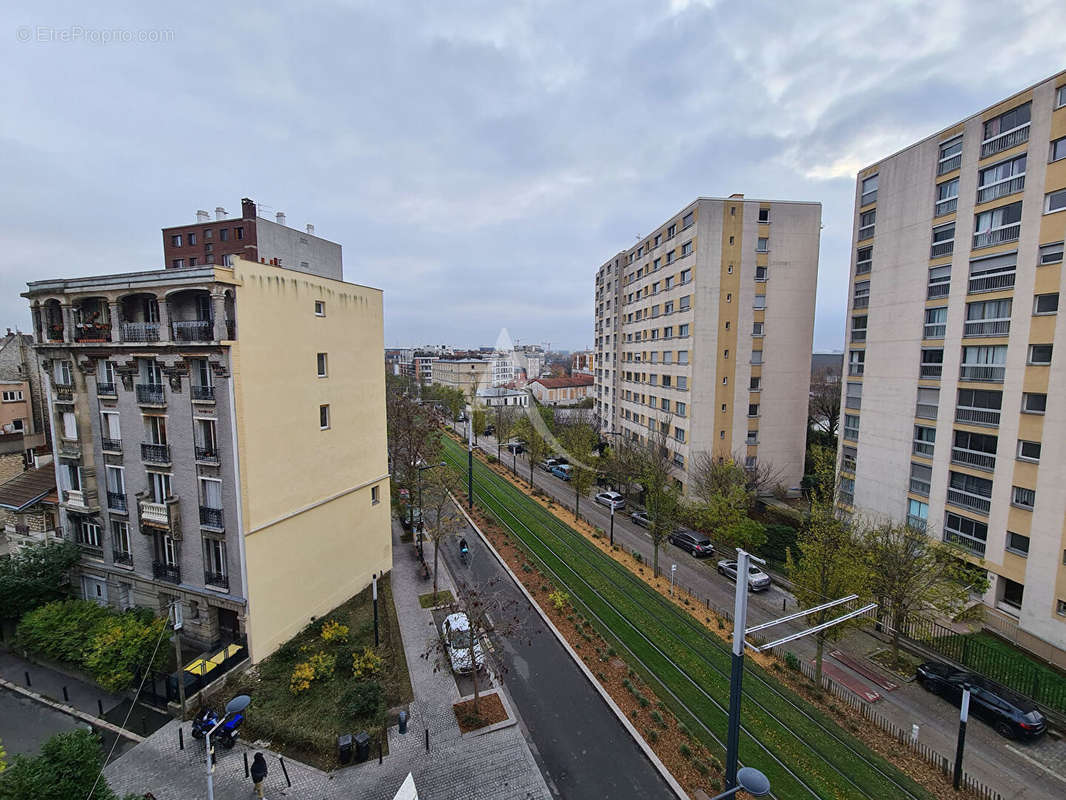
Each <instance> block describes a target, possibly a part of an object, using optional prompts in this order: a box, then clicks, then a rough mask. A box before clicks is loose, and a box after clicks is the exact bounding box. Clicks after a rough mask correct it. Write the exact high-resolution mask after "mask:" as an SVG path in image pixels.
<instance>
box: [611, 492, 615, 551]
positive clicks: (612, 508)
mask: <svg viewBox="0 0 1066 800" xmlns="http://www.w3.org/2000/svg"><path fill="white" fill-rule="evenodd" d="M611 547H614V501H613V500H612V501H611Z"/></svg>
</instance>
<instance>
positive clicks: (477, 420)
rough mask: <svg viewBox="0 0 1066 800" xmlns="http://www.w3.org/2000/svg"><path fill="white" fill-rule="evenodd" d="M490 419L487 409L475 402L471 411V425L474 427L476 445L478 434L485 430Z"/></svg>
mask: <svg viewBox="0 0 1066 800" xmlns="http://www.w3.org/2000/svg"><path fill="white" fill-rule="evenodd" d="M488 418H489V415H488V414H487V413H486V411H485V407H484V406H482V405H481V404H480V403H478V402H476V401H475V402H474V404H473V405H472V406H471V411H470V424H471V425H473V426H474V444H477V437H478V434H479V433H481V432H482V431H484V430H485V426H486V425H487V424H488Z"/></svg>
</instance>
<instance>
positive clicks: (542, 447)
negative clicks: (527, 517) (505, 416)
mask: <svg viewBox="0 0 1066 800" xmlns="http://www.w3.org/2000/svg"><path fill="white" fill-rule="evenodd" d="M514 435H515V436H517V437H518V438H519V439H521V440H522V441H524V442H525V443H526V455H527V456H528V457H529V491H531V492H532V491H533V488H534V486H533V468H534V467H535V466H536V464H537V463H539V462H540V461H543V460H544V459H545V458H547V457H548V456H549V455H551V445H549V444H548V442H547V441H545V439H544V437H543V436H541V435H540V433H538V432H537V429H536V428H535V427H534V425H533V423H532V422H531V421H530V420H529V418H528V417H519V418H518V422H516V423H515V429H514Z"/></svg>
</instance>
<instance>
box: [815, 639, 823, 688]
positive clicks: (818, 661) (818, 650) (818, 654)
mask: <svg viewBox="0 0 1066 800" xmlns="http://www.w3.org/2000/svg"><path fill="white" fill-rule="evenodd" d="M814 640H815V642H816V643H817V644H816V646H815V652H814V685H815V686H816V687H817V688H818V691H819V692H820V691H822V651H823V650H824V649H825V637H824V636H822V635H821V634H815V637H814Z"/></svg>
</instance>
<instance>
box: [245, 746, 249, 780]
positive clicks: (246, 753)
mask: <svg viewBox="0 0 1066 800" xmlns="http://www.w3.org/2000/svg"><path fill="white" fill-rule="evenodd" d="M244 777H246V778H247V777H248V751H247V750H245V751H244Z"/></svg>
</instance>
